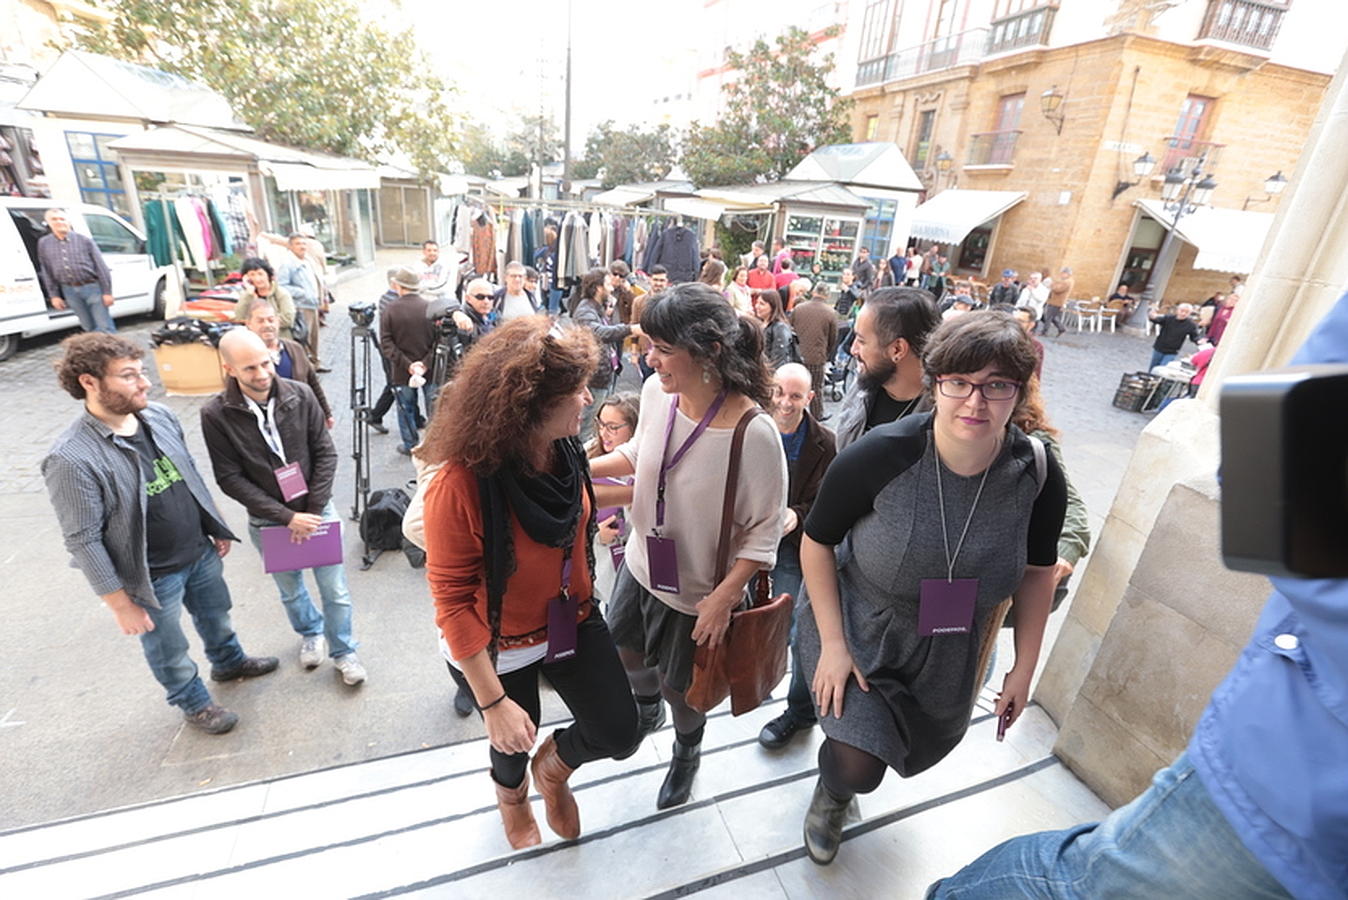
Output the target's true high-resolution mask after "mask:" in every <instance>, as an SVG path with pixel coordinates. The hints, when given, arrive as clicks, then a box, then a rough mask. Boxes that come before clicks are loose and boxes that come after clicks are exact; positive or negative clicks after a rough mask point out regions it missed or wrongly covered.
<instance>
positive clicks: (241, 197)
mask: <svg viewBox="0 0 1348 900" xmlns="http://www.w3.org/2000/svg"><path fill="white" fill-rule="evenodd" d="M245 190H246V189H245V188H244V186H243V185H241V184H240V185H233V186H231V187H230V188H229V189H228V191H227V193H226V194H225V196H224V206H225V208H224V216H225V222H226V224H228V225H229V233H230V240H231V243H230V250H232V251H233V252H234V253H237V254H239V255H240V256H243V255H245V254H246V252H247V249H248V213H247V212H246V211H245V210H246V206H247V203H248V198H247V196H246V195H245Z"/></svg>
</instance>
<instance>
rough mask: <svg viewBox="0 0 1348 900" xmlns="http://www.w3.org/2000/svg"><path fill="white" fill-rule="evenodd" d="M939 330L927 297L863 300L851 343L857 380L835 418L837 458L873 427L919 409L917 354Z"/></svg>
mask: <svg viewBox="0 0 1348 900" xmlns="http://www.w3.org/2000/svg"><path fill="white" fill-rule="evenodd" d="M940 324H941V314H940V312H939V311H938V310H937V308H936V300H935V298H933V297H932V295H931V294H930V293H929V292H927V291H924V290H921V289H919V288H910V287H891V288H881V289H880V290H878V291H875V292H874V293H872V294H871V295H870V297H869V298H867V300H866V303H865V305H864V306H862V307H861V311H860V312H859V313H857V321H856V326H855V330H854V332H853V337H852V355H853V356H855V357H856V359H857V380H856V383H855V384H854V385H853V386H852V389H851V390H850V391H848V393H847V396H846V397H844V398H843V403H842V412H840V413H839V414H838V429H837V434H838V452H839V453H841V452H842V449H843V448H844V447H846V446H847V445H848V444H850V443H852V442H853V441H855V440H856V439H857V438H859V437H861V436H862V435H863V434H865V433H866V432H867V431H870V430H871V429H872V428H874V427H875V426H876V425H883V424H885V423H886V422H893V421H895V420H896V419H901V418H903V417H904V416H906V415H909V414H910V413H914V412H922V411H923V409H925V406H924V402H925V401H924V399H923V388H922V348H923V347H924V346H925V344H926V342H927V336H928V335H930V334H931V333H932V331H934V330H935V329H936V326H937V325H940Z"/></svg>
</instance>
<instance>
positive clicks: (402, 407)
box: [379, 268, 437, 456]
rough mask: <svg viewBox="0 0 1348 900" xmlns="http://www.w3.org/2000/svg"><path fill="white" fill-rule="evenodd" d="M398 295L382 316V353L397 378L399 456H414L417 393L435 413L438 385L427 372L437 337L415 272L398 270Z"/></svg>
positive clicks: (395, 285) (393, 281)
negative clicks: (434, 404) (400, 441)
mask: <svg viewBox="0 0 1348 900" xmlns="http://www.w3.org/2000/svg"><path fill="white" fill-rule="evenodd" d="M389 284H390V286H391V287H392V288H393V290H394V291H395V292H396V293H397V294H398V297H397V299H395V300H392V301H390V302H389V304H388V306H386V307H384V309H383V312H382V313H381V315H380V323H379V332H380V333H379V349H380V351H381V352H382V353H383V354H384V356H385V358H387V359H388V361H389V367H390V369H391V372H392V375H393V395H394V397H395V398H396V399H397V401H398V432H399V434H400V435H401V437H402V443H400V444H399V445H398V452H399V453H401V454H402V455H403V456H411V455H412V448H413V447H415V446H416V445H417V443H418V442H419V441H420V440H421V434H420V432H419V431H418V429H417V390H418V389H420V390H421V392H422V396H423V398H424V399H425V402H426V415H427V416H428V417H429V416H430V413H431V403H432V401H433V400H434V399H435V385H434V384H433V383H432V382H430V381H429V380H427V377H426V375H427V371H428V370H429V368H430V366H431V363H432V361H433V360H434V357H435V347H436V343H437V337H436V333H435V325H434V323H433V322H432V320H431V318H430V315H429V313H430V307H429V304H427V302H426V299H425V298H424V297H422V296H421V294H419V293H417V289H418V287H419V286H420V284H421V280H420V279H419V278H418V277H417V274H416V273H415V272H413V271H412V270H411V269H405V268H404V269H398V270H397V271H396V272H394V273H393V277H392V278H391V279H389Z"/></svg>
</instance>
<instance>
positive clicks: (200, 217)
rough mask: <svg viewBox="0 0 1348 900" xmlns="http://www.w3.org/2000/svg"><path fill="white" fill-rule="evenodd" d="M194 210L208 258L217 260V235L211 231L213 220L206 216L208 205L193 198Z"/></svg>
mask: <svg viewBox="0 0 1348 900" xmlns="http://www.w3.org/2000/svg"><path fill="white" fill-rule="evenodd" d="M192 209H193V210H195V211H196V214H197V224H198V226H199V227H200V228H201V240H202V242H203V243H204V244H205V245H206V258H207V259H215V257H216V256H217V255H218V254H217V253H216V246H217V245H216V243H215V235H214V234H213V233H212V231H211V220H210V217H209V216H208V215H207V214H206V204H205V203H203V202H202V201H201V198H199V197H193V198H192Z"/></svg>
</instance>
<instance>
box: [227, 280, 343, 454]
mask: <svg viewBox="0 0 1348 900" xmlns="http://www.w3.org/2000/svg"><path fill="white" fill-rule="evenodd" d="M243 324H244V327H245V328H247V329H248V330H249V331H251V332H252V333H253V334H255V335H257V336H258V337H260V338H262V343H264V344H266V345H267V350H268V351H269V352H270V353H271V361H272V367H273V368H274V369H275V370H276V375H277V376H278V377H280V378H289V379H290V380H291V381H303V382H304V383H305V384H307V385H309V387H310V388H311V389H312V390H313V392H314V396H315V397H317V398H318V405H319V406H321V407H322V408H323V419H324V422H325V424H326V425H327V426H328V427H329V428H331V427H332V426H333V424H334V423H335V422H336V419H334V418H333V416H332V407H331V406H329V405H328V398H327V396H326V395H325V394H324V393H323V382H322V381H320V380H319V378H318V369H316V368H315V367H314V364H313V363H311V362H309V355H308V354H307V353H305V352H304V348H303V347H301V346H300V344H299V342H298V341H292V340H290V339H289V338H283V337H281V317H280V316H279V315H278V314H277V312H276V307H274V306H272V305H271V304H270V303H268V302H267V301H266V300H254V301H253V303H252V305H251V306H249V307H248V319H247V320H246V321H245V322H244V323H243Z"/></svg>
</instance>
